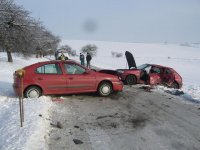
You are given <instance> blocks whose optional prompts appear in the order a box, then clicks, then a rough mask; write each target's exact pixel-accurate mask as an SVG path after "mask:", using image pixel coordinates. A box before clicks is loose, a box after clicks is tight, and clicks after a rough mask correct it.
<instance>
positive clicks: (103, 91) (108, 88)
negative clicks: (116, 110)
mask: <svg viewBox="0 0 200 150" xmlns="http://www.w3.org/2000/svg"><path fill="white" fill-rule="evenodd" d="M112 91H113V89H112V84H111V83H109V82H102V83H100V84H99V86H98V94H99V95H100V96H103V97H105V96H109V95H110V94H111V93H112Z"/></svg>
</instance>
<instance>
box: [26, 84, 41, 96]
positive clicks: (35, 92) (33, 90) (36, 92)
mask: <svg viewBox="0 0 200 150" xmlns="http://www.w3.org/2000/svg"><path fill="white" fill-rule="evenodd" d="M41 95H42V91H41V89H40V88H39V87H37V86H30V87H28V88H27V89H26V91H25V93H24V96H25V97H26V98H39V97H40V96H41Z"/></svg>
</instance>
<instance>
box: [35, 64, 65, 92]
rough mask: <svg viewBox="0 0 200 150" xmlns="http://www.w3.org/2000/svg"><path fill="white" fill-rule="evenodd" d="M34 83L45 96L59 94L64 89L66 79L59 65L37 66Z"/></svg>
mask: <svg viewBox="0 0 200 150" xmlns="http://www.w3.org/2000/svg"><path fill="white" fill-rule="evenodd" d="M35 74H36V75H35V77H34V78H35V82H36V83H37V84H38V85H40V86H41V87H42V89H43V90H44V93H46V94H61V93H64V91H65V88H66V78H65V76H64V74H63V72H62V71H61V67H60V65H59V63H50V64H44V65H41V66H38V67H37V68H36V69H35Z"/></svg>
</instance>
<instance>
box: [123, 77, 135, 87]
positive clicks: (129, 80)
mask: <svg viewBox="0 0 200 150" xmlns="http://www.w3.org/2000/svg"><path fill="white" fill-rule="evenodd" d="M125 83H126V84H128V85H134V84H136V83H137V79H136V77H135V76H134V75H128V76H127V77H126V79H125Z"/></svg>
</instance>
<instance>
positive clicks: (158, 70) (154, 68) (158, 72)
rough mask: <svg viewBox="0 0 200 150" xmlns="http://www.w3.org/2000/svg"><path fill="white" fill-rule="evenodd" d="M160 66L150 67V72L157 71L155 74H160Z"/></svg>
mask: <svg viewBox="0 0 200 150" xmlns="http://www.w3.org/2000/svg"><path fill="white" fill-rule="evenodd" d="M160 72H161V71H160V68H157V67H152V68H151V73H157V74H160Z"/></svg>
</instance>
